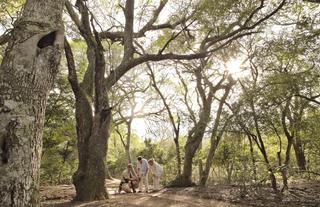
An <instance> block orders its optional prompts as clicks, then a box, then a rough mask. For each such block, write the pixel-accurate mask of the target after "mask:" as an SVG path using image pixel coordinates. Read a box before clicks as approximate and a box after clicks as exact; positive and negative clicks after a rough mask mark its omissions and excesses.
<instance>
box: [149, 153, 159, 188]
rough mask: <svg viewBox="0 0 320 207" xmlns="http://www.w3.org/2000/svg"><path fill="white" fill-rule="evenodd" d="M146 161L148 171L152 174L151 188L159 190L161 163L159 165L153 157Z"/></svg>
mask: <svg viewBox="0 0 320 207" xmlns="http://www.w3.org/2000/svg"><path fill="white" fill-rule="evenodd" d="M148 163H149V168H150V172H151V173H152V175H153V190H154V191H159V190H160V178H161V175H162V173H163V168H162V167H161V165H159V163H157V162H156V161H154V159H153V158H152V159H150V160H149V161H148Z"/></svg>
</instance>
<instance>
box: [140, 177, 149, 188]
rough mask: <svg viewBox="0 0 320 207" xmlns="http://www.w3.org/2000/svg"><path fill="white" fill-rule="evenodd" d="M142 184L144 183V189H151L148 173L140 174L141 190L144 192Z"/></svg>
mask: <svg viewBox="0 0 320 207" xmlns="http://www.w3.org/2000/svg"><path fill="white" fill-rule="evenodd" d="M142 185H144V190H145V191H146V192H148V191H149V181H148V174H143V175H140V182H139V191H141V192H142Z"/></svg>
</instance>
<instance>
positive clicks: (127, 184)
mask: <svg viewBox="0 0 320 207" xmlns="http://www.w3.org/2000/svg"><path fill="white" fill-rule="evenodd" d="M138 182H139V178H138V176H137V174H136V172H135V171H134V169H133V167H132V164H131V163H129V164H128V165H127V169H125V170H124V171H123V172H122V178H121V183H120V185H119V193H121V190H124V191H125V192H126V193H129V192H131V189H132V191H133V193H135V192H136V188H137V184H138ZM130 188H131V189H130Z"/></svg>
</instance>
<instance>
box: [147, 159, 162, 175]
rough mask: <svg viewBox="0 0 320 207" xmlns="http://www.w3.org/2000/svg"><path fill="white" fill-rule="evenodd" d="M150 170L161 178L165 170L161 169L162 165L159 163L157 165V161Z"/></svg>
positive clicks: (150, 166)
mask: <svg viewBox="0 0 320 207" xmlns="http://www.w3.org/2000/svg"><path fill="white" fill-rule="evenodd" d="M149 168H150V171H151V173H152V174H153V175H155V176H157V177H161V175H162V173H163V168H162V167H161V165H159V163H157V162H156V161H153V165H149Z"/></svg>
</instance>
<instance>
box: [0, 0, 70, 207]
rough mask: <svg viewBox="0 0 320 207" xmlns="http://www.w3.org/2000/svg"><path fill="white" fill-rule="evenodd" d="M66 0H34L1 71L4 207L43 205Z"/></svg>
mask: <svg viewBox="0 0 320 207" xmlns="http://www.w3.org/2000/svg"><path fill="white" fill-rule="evenodd" d="M63 6H64V0H56V1H45V0H28V1H27V2H26V4H25V5H24V9H23V12H22V16H21V17H20V18H19V19H18V20H17V21H16V22H15V24H14V29H13V32H12V35H11V39H10V40H9V42H8V47H7V49H6V52H5V54H4V58H3V61H2V64H1V67H0V94H1V95H0V174H1V176H0V206H18V207H22V206H40V203H39V192H38V190H39V168H40V160H41V150H42V130H43V124H44V115H45V109H46V102H47V97H48V94H49V91H50V89H51V87H52V85H53V82H54V79H55V77H56V74H57V71H58V66H59V63H60V57H61V51H62V48H63V36H64V34H63V31H64V30H63V24H62V11H63Z"/></svg>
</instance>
